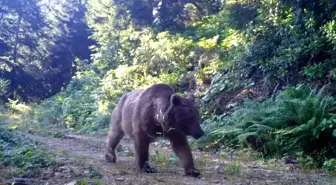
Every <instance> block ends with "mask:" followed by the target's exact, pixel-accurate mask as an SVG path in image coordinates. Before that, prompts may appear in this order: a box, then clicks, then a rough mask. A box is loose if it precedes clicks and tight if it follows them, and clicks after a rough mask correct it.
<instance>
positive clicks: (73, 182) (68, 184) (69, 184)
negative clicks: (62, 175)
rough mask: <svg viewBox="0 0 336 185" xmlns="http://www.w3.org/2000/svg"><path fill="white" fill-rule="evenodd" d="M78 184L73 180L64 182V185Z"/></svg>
mask: <svg viewBox="0 0 336 185" xmlns="http://www.w3.org/2000/svg"><path fill="white" fill-rule="evenodd" d="M75 184H76V181H72V182H69V183H67V184H64V185H75Z"/></svg>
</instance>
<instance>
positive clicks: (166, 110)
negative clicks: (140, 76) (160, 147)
mask: <svg viewBox="0 0 336 185" xmlns="http://www.w3.org/2000/svg"><path fill="white" fill-rule="evenodd" d="M198 116H199V115H198V111H197V109H196V107H195V102H194V96H193V95H192V94H189V95H188V97H187V98H183V97H181V96H179V95H176V94H175V93H174V90H173V89H172V88H171V87H170V86H168V85H166V84H156V85H153V86H151V87H149V88H148V89H146V90H134V91H132V92H129V93H126V94H124V95H123V96H122V97H121V99H120V101H119V103H118V105H117V107H116V108H115V109H114V111H113V113H112V116H111V123H110V131H109V133H108V139H107V146H106V152H105V159H106V161H107V162H116V154H115V148H116V146H117V145H118V144H119V141H120V140H121V139H122V138H123V136H124V135H125V134H126V135H129V136H130V137H131V138H132V139H133V141H134V146H135V153H136V162H137V166H138V168H139V170H140V171H142V172H147V173H153V172H155V171H156V170H155V169H153V168H151V167H150V166H149V165H148V160H149V153H148V152H149V151H148V150H149V144H150V143H151V142H153V141H155V139H156V138H159V137H164V138H167V139H169V140H170V142H171V144H172V148H173V151H174V152H175V154H176V155H177V157H178V158H179V159H180V161H181V164H182V166H183V168H184V170H185V174H186V175H191V176H195V177H196V176H198V175H200V172H199V171H198V170H197V169H196V168H195V167H194V162H193V156H192V153H191V150H190V147H189V144H188V142H187V139H186V136H187V135H191V136H192V137H194V138H195V139H198V138H199V137H201V136H202V135H203V134H204V132H203V130H202V129H201V127H200V124H199V117H198Z"/></svg>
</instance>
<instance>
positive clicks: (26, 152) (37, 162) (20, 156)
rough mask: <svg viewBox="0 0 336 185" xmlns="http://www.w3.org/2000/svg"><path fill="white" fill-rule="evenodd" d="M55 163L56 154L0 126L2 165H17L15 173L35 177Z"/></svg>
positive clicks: (0, 156)
mask: <svg viewBox="0 0 336 185" xmlns="http://www.w3.org/2000/svg"><path fill="white" fill-rule="evenodd" d="M54 164H55V158H54V156H52V155H50V154H49V153H47V152H45V151H42V150H40V149H37V148H36V145H35V144H34V143H32V142H30V141H27V140H24V139H23V138H22V137H20V135H18V134H16V133H13V132H11V131H8V130H6V129H4V128H3V127H0V165H4V166H12V167H15V171H14V172H13V175H23V176H28V177H34V176H36V175H38V173H39V172H40V170H41V169H43V168H46V167H48V166H50V165H54Z"/></svg>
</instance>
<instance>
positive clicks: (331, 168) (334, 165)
mask: <svg viewBox="0 0 336 185" xmlns="http://www.w3.org/2000/svg"><path fill="white" fill-rule="evenodd" d="M323 169H324V170H325V171H327V172H330V173H336V159H335V158H332V159H329V160H327V161H324V163H323Z"/></svg>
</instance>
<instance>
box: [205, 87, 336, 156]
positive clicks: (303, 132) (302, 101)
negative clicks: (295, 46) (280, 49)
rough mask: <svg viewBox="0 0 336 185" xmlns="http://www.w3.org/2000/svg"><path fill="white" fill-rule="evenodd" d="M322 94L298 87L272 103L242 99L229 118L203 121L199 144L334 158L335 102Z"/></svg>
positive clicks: (321, 92) (335, 153)
mask: <svg viewBox="0 0 336 185" xmlns="http://www.w3.org/2000/svg"><path fill="white" fill-rule="evenodd" d="M324 92H325V87H323V88H321V89H320V90H318V91H317V90H316V89H310V88H308V87H306V86H304V85H299V86H296V87H290V88H288V89H287V90H285V91H283V92H281V93H280V94H279V95H278V96H277V97H276V98H275V100H274V101H273V100H271V99H269V100H266V101H264V102H255V101H251V100H246V101H245V102H244V104H243V105H242V106H241V107H239V108H238V109H236V110H235V111H234V113H233V114H232V115H230V116H218V117H216V118H214V119H210V120H206V121H205V126H204V128H205V131H206V132H207V133H208V134H207V136H206V137H204V138H203V140H202V141H201V142H210V141H213V140H217V141H220V142H221V143H222V144H223V145H227V146H231V147H237V146H240V147H245V146H251V145H253V144H254V145H255V144H256V143H257V144H258V145H257V146H252V147H254V148H256V149H257V150H260V151H262V152H264V154H266V155H282V154H284V153H287V154H288V153H293V154H294V153H296V152H300V151H305V152H306V153H308V154H311V155H314V154H316V153H321V152H324V153H326V154H329V155H330V154H332V155H336V149H335V148H336V145H335V144H334V143H336V131H335V129H336V114H335V110H336V100H335V98H333V97H330V96H327V95H325V93H324ZM251 138H252V140H251ZM251 142H252V143H251ZM253 142H254V143H253ZM322 150H323V151H322Z"/></svg>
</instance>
